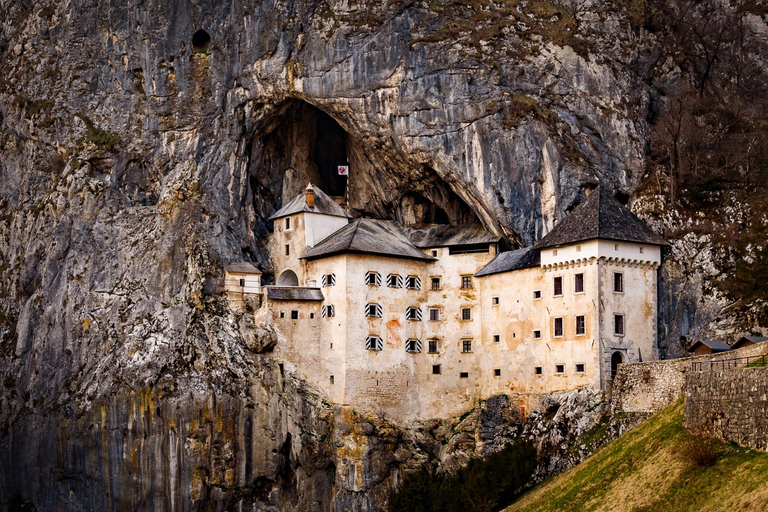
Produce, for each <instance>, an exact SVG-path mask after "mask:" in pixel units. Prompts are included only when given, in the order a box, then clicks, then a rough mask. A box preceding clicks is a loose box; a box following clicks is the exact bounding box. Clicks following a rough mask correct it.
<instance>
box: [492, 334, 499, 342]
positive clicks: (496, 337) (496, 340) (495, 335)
mask: <svg viewBox="0 0 768 512" xmlns="http://www.w3.org/2000/svg"><path fill="white" fill-rule="evenodd" d="M493 341H494V343H499V342H500V341H501V335H499V334H494V335H493Z"/></svg>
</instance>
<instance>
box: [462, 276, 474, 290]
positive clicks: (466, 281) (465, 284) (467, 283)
mask: <svg viewBox="0 0 768 512" xmlns="http://www.w3.org/2000/svg"><path fill="white" fill-rule="evenodd" d="M461 287H462V288H463V289H465V290H467V289H469V288H472V276H461Z"/></svg>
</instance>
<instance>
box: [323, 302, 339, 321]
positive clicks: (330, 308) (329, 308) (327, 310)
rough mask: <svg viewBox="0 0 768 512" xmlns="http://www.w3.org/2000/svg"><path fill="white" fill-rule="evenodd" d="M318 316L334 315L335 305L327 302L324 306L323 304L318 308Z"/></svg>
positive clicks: (329, 316)
mask: <svg viewBox="0 0 768 512" xmlns="http://www.w3.org/2000/svg"><path fill="white" fill-rule="evenodd" d="M320 316H322V317H323V318H331V317H333V316H336V306H334V305H333V304H328V305H326V306H323V307H322V308H320Z"/></svg>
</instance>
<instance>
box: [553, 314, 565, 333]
mask: <svg viewBox="0 0 768 512" xmlns="http://www.w3.org/2000/svg"><path fill="white" fill-rule="evenodd" d="M554 321H555V329H554V330H555V338H562V337H563V319H562V317H560V318H555V319H554Z"/></svg>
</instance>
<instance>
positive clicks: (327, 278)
mask: <svg viewBox="0 0 768 512" xmlns="http://www.w3.org/2000/svg"><path fill="white" fill-rule="evenodd" d="M320 283H321V284H322V285H323V286H336V274H324V275H323V277H321V278H320Z"/></svg>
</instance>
